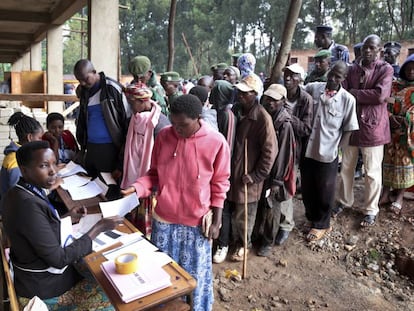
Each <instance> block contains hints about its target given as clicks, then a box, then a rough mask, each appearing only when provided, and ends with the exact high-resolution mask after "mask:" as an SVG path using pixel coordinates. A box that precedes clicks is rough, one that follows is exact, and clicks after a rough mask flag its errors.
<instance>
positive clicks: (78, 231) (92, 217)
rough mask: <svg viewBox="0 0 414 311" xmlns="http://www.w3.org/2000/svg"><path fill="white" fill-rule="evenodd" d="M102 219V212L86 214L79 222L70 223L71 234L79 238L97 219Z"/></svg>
mask: <svg viewBox="0 0 414 311" xmlns="http://www.w3.org/2000/svg"><path fill="white" fill-rule="evenodd" d="M101 219H102V214H87V215H85V216H84V217H82V218H81V219H80V221H79V223H77V224H75V225H72V230H73V236H74V237H76V238H79V237H80V236H82V235H83V234H85V233H86V232H88V231H89V230H90V229H91V228H92V227H93V226H94V225H95V224H96V223H97V222H98V221H99V220H101Z"/></svg>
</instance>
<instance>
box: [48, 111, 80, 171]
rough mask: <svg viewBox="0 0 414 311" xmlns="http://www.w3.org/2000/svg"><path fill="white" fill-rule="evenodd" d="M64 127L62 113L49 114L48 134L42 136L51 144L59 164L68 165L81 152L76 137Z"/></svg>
mask: <svg viewBox="0 0 414 311" xmlns="http://www.w3.org/2000/svg"><path fill="white" fill-rule="evenodd" d="M64 125H65V119H64V118H63V116H62V115H61V114H60V113H57V112H52V113H49V114H48V116H47V118H46V128H47V132H46V133H44V134H43V136H42V139H43V140H46V141H48V142H49V145H50V148H51V149H52V150H53V152H54V153H55V157H56V160H57V163H58V164H60V163H68V162H69V161H70V160H72V159H73V158H74V157H75V155H76V153H77V152H78V151H79V147H78V144H77V143H76V139H75V137H74V136H73V134H72V133H71V132H70V131H69V130H64V129H63V127H64Z"/></svg>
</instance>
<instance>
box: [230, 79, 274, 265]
mask: <svg viewBox="0 0 414 311" xmlns="http://www.w3.org/2000/svg"><path fill="white" fill-rule="evenodd" d="M236 88H237V90H238V93H237V103H236V105H235V106H234V108H233V109H234V113H235V116H236V118H237V128H236V139H235V143H234V150H233V157H232V167H231V177H230V183H231V186H230V190H229V193H228V200H229V204H230V206H231V208H232V209H234V212H233V219H232V229H233V238H234V242H235V246H236V248H235V250H234V252H233V253H232V255H231V259H232V260H233V261H242V260H243V257H244V256H245V253H246V254H247V249H245V248H246V247H242V245H244V244H246V245H247V248H250V247H251V241H250V237H251V234H252V231H253V226H254V223H255V219H256V211H257V204H258V201H259V198H260V194H261V192H262V188H263V181H264V180H265V179H266V177H267V176H268V175H269V173H270V170H271V169H272V166H273V162H274V160H275V158H276V155H277V152H278V147H277V146H278V144H277V138H276V134H275V130H274V127H273V123H272V118H271V117H270V115H269V114H268V113H267V111H266V110H265V109H264V108H263V106H261V105H260V104H259V102H258V100H257V94H258V93H259V91H260V88H261V81H260V79H258V78H257V77H256V76H254V75H249V76H247V77H245V78H244V79H243V80H242V81H241V82H240V83H238V84H236ZM245 148H247V152H246V151H245V150H246V149H245ZM245 162H246V163H247V167H246V170H245V164H244V163H245ZM245 172H247V173H245ZM246 189H247V196H246V198H247V200H246V198H245V190H246ZM246 203H247V222H246V221H245V204H246ZM245 226H246V228H245ZM245 230H246V232H247V235H246V238H245V234H244V231H245Z"/></svg>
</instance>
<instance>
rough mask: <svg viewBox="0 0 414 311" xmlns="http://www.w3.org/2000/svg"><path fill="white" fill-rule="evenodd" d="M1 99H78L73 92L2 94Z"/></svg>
mask: <svg viewBox="0 0 414 311" xmlns="http://www.w3.org/2000/svg"><path fill="white" fill-rule="evenodd" d="M0 100H17V101H78V100H79V99H78V98H77V97H76V95H73V94H40V93H39V94H36V93H29V94H0Z"/></svg>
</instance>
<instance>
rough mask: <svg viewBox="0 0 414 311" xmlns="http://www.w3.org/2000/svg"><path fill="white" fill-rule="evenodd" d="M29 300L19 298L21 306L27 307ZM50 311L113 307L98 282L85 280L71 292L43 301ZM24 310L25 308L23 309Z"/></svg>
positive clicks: (105, 309)
mask: <svg viewBox="0 0 414 311" xmlns="http://www.w3.org/2000/svg"><path fill="white" fill-rule="evenodd" d="M29 301H30V299H29V298H24V297H19V304H20V306H25V305H27V304H28V302H29ZM42 301H43V302H44V303H45V304H46V305H47V308H48V309H49V310H53V311H72V310H79V311H93V310H102V311H112V310H115V308H114V307H113V306H112V304H111V302H110V301H109V299H108V297H107V296H106V295H105V293H104V291H103V289H102V288H101V287H100V286H99V285H98V284H97V283H96V281H92V280H88V279H83V280H82V281H80V282H79V283H78V284H76V285H75V286H74V287H72V288H71V289H70V290H68V291H67V292H66V293H64V294H63V295H60V296H59V297H53V298H49V299H42ZM21 309H23V308H21Z"/></svg>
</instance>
